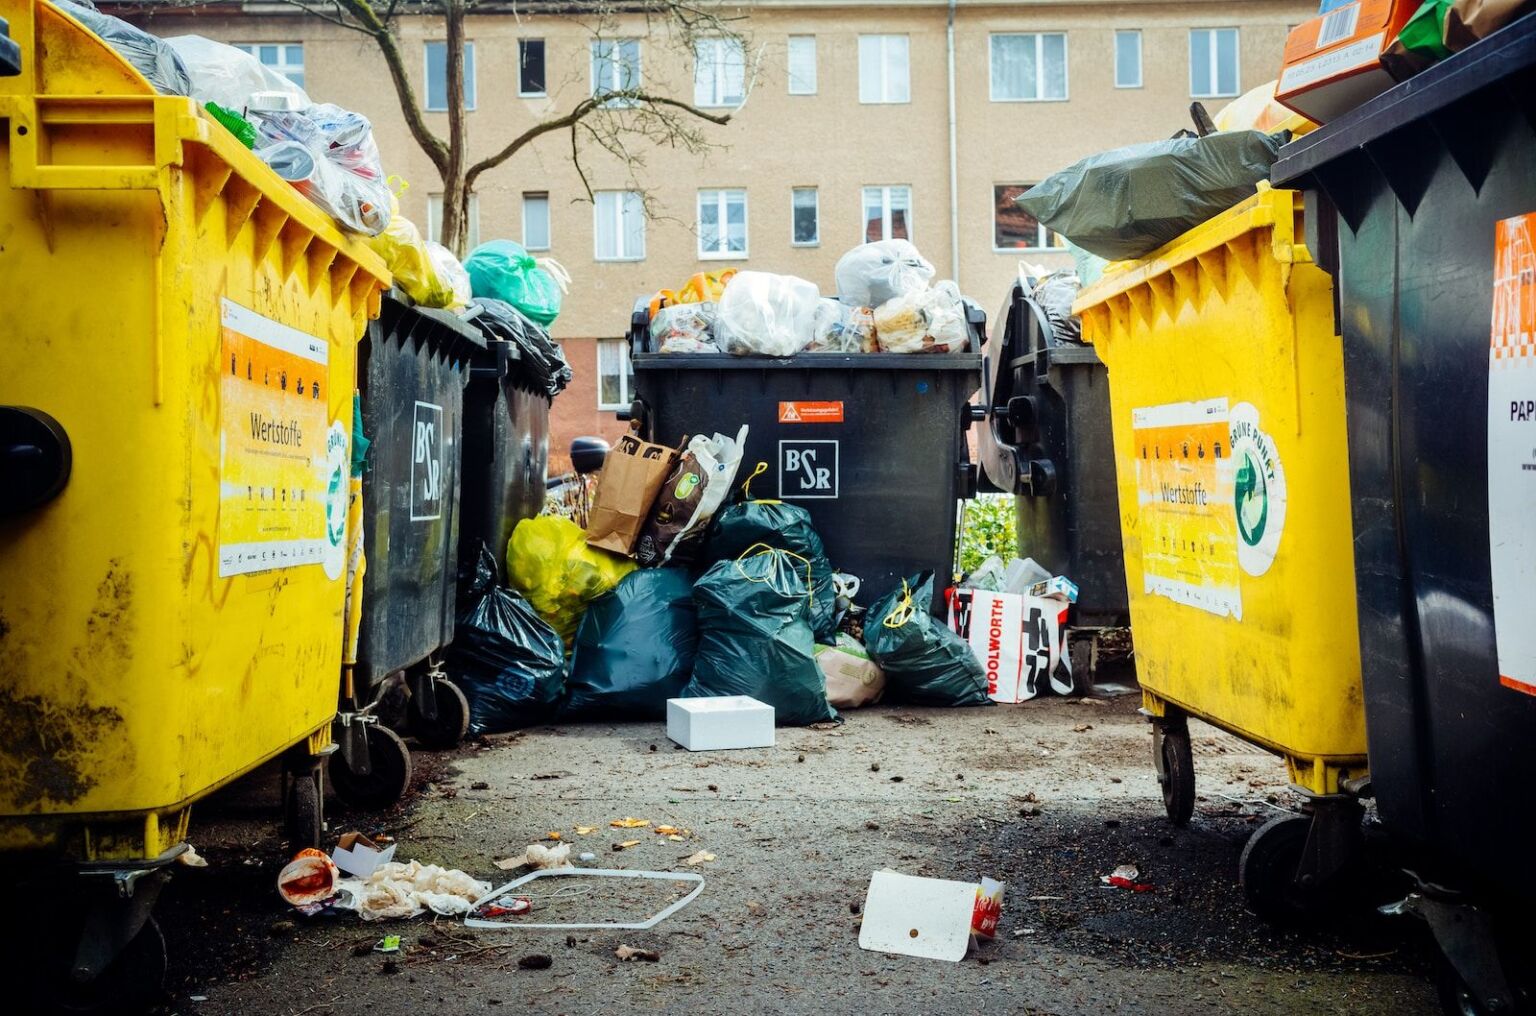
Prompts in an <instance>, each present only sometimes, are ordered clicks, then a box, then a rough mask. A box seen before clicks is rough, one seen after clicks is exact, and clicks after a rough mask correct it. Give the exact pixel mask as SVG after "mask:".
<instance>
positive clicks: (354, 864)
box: [331, 832, 396, 878]
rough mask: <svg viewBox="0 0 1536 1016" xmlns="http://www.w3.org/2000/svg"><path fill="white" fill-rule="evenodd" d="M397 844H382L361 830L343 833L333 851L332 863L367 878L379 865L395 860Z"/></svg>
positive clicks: (345, 870) (356, 875)
mask: <svg viewBox="0 0 1536 1016" xmlns="http://www.w3.org/2000/svg"><path fill="white" fill-rule="evenodd" d="M395 847H396V844H394V843H391V844H390V845H389V846H387V847H383V846H380V845H379V844H377V843H375V842H374V841H373V840H370V839H369V838H368V837H366V836H364V835H363V834H362V833H359V832H347V833H342V834H341V838H340V839H339V840H337V841H336V849H335V850H332V851H331V863H333V864H335V865H336V867H338V868H340V869H341V870H342V871H344V872H346V873H347V874H348V875H353V876H355V877H357V878H367V877H368V876H370V875H372V874H373V873H374V872H375V871H377V870H378V867H379V865H381V864H388V863H389V862H390V861H392V860H394V857H395Z"/></svg>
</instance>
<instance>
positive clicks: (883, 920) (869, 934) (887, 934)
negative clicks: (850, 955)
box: [859, 870, 1004, 963]
mask: <svg viewBox="0 0 1536 1016" xmlns="http://www.w3.org/2000/svg"><path fill="white" fill-rule="evenodd" d="M1003 888H1004V887H1003V883H1001V882H997V881H994V880H993V879H990V878H983V879H982V880H981V881H980V882H979V883H977V882H954V881H950V880H949V879H942V878H920V877H918V876H916V875H903V874H902V873H901V872H898V871H890V870H881V871H877V872H875V873H874V875H873V876H872V877H871V878H870V880H869V891H868V892H867V893H865V894H864V918H863V920H862V921H861V922H860V924H859V948H860V949H865V950H869V951H871V952H884V953H895V954H897V955H899V956H917V957H920V958H922V959H930V960H948V961H949V962H951V963H958V962H959V961H960V960H962V959H964V958H965V954H966V952H967V951H968V950H969V949H970V947H971V945H972V944H973V943H974V941H975V940H976V939H977V938H992V937H993V936H994V935H995V934H996V933H997V923H998V920H999V919H1000V918H1001V917H1002V913H1003Z"/></svg>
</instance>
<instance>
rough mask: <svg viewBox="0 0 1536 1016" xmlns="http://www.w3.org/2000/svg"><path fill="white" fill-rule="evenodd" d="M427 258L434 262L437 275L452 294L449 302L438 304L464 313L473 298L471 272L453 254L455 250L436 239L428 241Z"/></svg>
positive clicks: (446, 308)
mask: <svg viewBox="0 0 1536 1016" xmlns="http://www.w3.org/2000/svg"><path fill="white" fill-rule="evenodd" d="M427 259H428V260H429V261H431V262H432V268H433V270H434V271H436V273H437V277H438V278H439V279H440V280H441V281H442V283H443V284H444V285H445V287H446V289H447V290H448V292H449V294H450V299H449V301H448V302H447V303H442V304H438V305H437V306H440V307H442V308H443V309H444V310H451V311H453V312H454V313H455V314H460V313H463V312H464V311H466V310H468V309H469V301H470V299H471V295H470V286H469V273H468V272H466V271H465V270H464V266H463V265H462V264H460V263H459V259H458V258H456V257H454V256H453V251H451V250H449V249H448V248H447V247H444V246H443V245H442V244H440V243H436V242H435V241H432V240H428V241H427Z"/></svg>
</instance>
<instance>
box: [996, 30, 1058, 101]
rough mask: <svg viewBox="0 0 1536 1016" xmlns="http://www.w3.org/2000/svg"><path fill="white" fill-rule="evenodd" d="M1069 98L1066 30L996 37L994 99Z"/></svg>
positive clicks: (1047, 99)
mask: <svg viewBox="0 0 1536 1016" xmlns="http://www.w3.org/2000/svg"><path fill="white" fill-rule="evenodd" d="M1066 97H1067V37H1066V34H1065V33H1062V32H1043V33H1031V34H1029V35H994V36H992V101H993V102H1043V101H1053V100H1061V99H1065V98H1066Z"/></svg>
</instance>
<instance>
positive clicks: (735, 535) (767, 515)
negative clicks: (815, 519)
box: [704, 501, 837, 645]
mask: <svg viewBox="0 0 1536 1016" xmlns="http://www.w3.org/2000/svg"><path fill="white" fill-rule="evenodd" d="M759 543H761V544H765V545H767V546H769V547H776V548H778V549H779V550H787V551H789V552H790V553H792V554H799V555H800V556H801V557H803V558H805V561H806V563H807V564H809V565H810V569H811V600H810V613H811V630H812V631H814V632H815V633H816V641H818V642H822V643H825V644H826V645H831V644H832V643H833V642H835V641H836V640H837V624H836V616H835V615H836V613H837V589H836V587H835V586H834V585H833V584H832V562H831V561H829V560H827V551H826V548H825V547H824V546H822V543H821V536H820V535H819V534H818V533H817V532H816V527H815V526H813V525H811V513H810V512H808V511H806V510H805V509H804V508H801V507H800V506H798V505H792V504H785V503H784V502H782V501H738V502H736V503H735V504H733V505H731V506H730V507H728V508H726V509H725V510H724V511H722V512H721V513H720V514H719V515H717V516H715V522H714V525H713V527H712V528H711V529H710V533H709V542H708V544H706V546H705V548H704V559H705V560H706V561H708V562H709V563H711V564H712V563H714V562H716V561H732V560H735V559H736V558H738V557H740V556H741V555H742V554H744V553H746V552H747V550H748V549H750V548H751V547H752V546H753V545H754V544H759Z"/></svg>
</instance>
